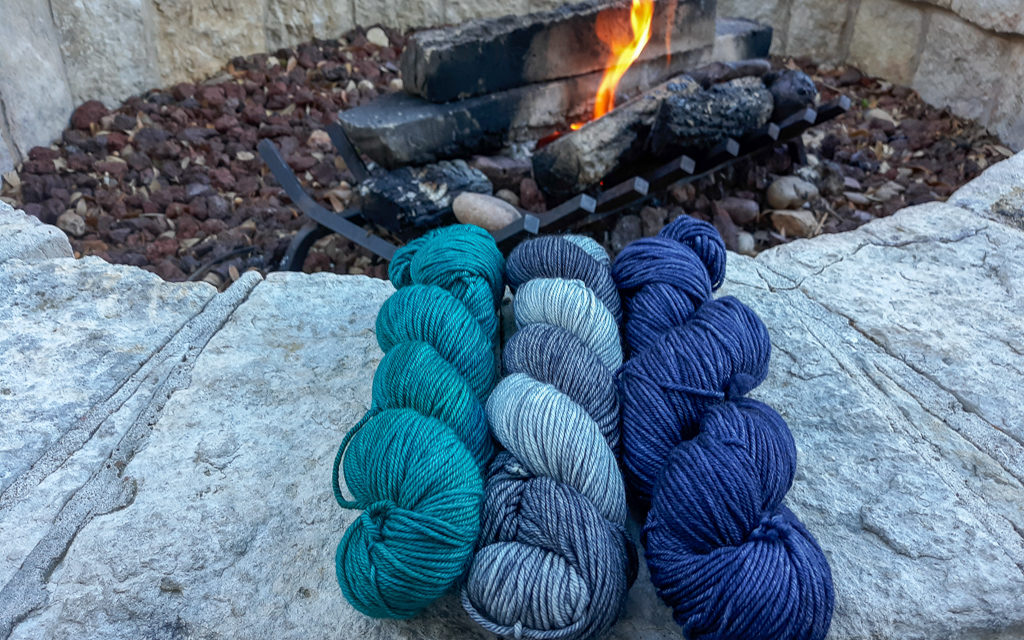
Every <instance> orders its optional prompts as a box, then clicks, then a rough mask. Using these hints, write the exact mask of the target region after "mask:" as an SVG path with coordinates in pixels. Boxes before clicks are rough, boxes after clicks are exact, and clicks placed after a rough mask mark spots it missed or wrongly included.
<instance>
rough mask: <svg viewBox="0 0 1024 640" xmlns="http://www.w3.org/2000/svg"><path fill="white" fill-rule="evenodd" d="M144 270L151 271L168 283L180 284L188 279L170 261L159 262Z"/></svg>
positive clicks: (179, 268)
mask: <svg viewBox="0 0 1024 640" xmlns="http://www.w3.org/2000/svg"><path fill="white" fill-rule="evenodd" d="M158 240H159V239H158ZM146 268H147V270H148V271H152V272H153V273H155V274H156V275H158V276H160V277H161V278H163V279H164V280H167V281H168V282H182V281H184V280H185V279H186V278H187V277H188V276H186V275H185V272H184V271H182V270H181V267H179V266H178V265H176V264H175V263H174V261H173V260H170V259H165V260H161V261H160V262H158V263H156V265H154V266H152V267H146Z"/></svg>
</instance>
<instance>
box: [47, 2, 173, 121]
mask: <svg viewBox="0 0 1024 640" xmlns="http://www.w3.org/2000/svg"><path fill="white" fill-rule="evenodd" d="M148 4H149V3H148V1H146V0H52V1H51V2H50V7H51V13H52V14H53V19H54V22H55V23H56V26H57V29H58V30H59V32H60V47H61V53H62V54H63V55H62V57H63V59H64V63H65V65H67V69H68V83H69V85H70V87H71V95H72V98H73V100H74V102H75V104H76V105H77V104H81V103H83V102H85V101H86V100H100V101H102V102H104V103H105V104H106V105H107V106H108V107H115V106H117V105H119V104H120V103H121V101H122V100H124V99H125V98H126V97H128V96H130V95H134V94H138V93H142V92H143V91H145V90H147V89H151V88H153V86H154V85H155V79H156V78H157V77H159V76H158V66H157V61H156V59H155V56H156V52H155V51H154V47H153V46H152V41H153V38H152V32H151V30H150V29H149V28H148V26H147V20H146V15H145V14H146V12H147V11H148V10H149V9H148Z"/></svg>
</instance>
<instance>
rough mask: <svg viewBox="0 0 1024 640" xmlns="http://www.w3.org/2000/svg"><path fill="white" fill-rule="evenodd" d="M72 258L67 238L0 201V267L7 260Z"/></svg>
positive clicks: (54, 229) (58, 231)
mask: <svg viewBox="0 0 1024 640" xmlns="http://www.w3.org/2000/svg"><path fill="white" fill-rule="evenodd" d="M72 255H73V254H72V252H71V244H70V243H69V242H68V237H67V236H66V235H64V234H63V233H61V231H60V229H58V228H56V227H51V226H49V225H45V224H43V223H41V222H39V219H38V218H34V217H32V216H29V215H26V214H24V213H22V212H21V211H15V210H14V209H12V208H11V207H10V205H8V204H7V203H5V202H3V201H0V264H2V263H3V262H6V261H7V260H10V259H11V258H18V259H19V260H40V259H47V258H70V257H71V256H72Z"/></svg>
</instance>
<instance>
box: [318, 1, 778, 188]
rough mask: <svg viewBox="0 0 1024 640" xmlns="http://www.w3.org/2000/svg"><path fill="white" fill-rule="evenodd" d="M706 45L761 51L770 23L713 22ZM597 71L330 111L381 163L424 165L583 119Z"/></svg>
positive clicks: (669, 70) (648, 73)
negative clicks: (437, 98) (459, 96)
mask: <svg viewBox="0 0 1024 640" xmlns="http://www.w3.org/2000/svg"><path fill="white" fill-rule="evenodd" d="M718 30H719V35H718V36H717V37H716V39H715V45H714V50H715V51H723V52H725V53H724V54H722V55H725V56H727V57H719V58H718V59H719V60H721V61H729V60H736V59H737V58H731V57H728V56H733V55H738V56H742V57H761V56H766V55H768V48H769V46H770V44H771V28H770V27H764V26H761V25H758V24H757V23H754V22H750V21H746V20H735V19H725V20H719V21H718ZM710 53H711V47H710V46H706V47H700V48H696V49H693V50H691V51H689V52H686V53H684V54H680V55H674V56H672V57H671V58H668V57H665V58H659V59H655V60H650V61H646V62H645V61H642V60H641V61H639V62H637V63H635V64H634V65H633V66H632V67H631V68H630V70H629V72H628V73H627V74H626V75H625V76H624V77H623V79H622V82H621V83H620V84H619V93H621V94H624V95H631V94H635V93H636V92H638V91H639V90H641V89H642V88H643V87H649V86H652V85H655V84H657V83H659V82H663V81H665V80H666V79H668V78H671V77H673V76H675V75H678V74H679V73H682V72H683V71H685V70H688V69H694V68H695V67H699V66H701V65H702V64H704V63H706V62H707V60H708V57H709V56H710ZM603 75H604V74H603V73H602V72H593V73H589V74H586V75H583V76H577V77H574V78H566V79H563V80H554V81H551V82H541V83H537V84H531V85H527V86H524V87H517V88H515V89H509V90H507V91H499V92H495V93H490V94H487V95H483V96H476V97H473V98H468V99H466V100H458V101H455V102H448V103H444V104H438V103H433V102H429V101H427V100H425V99H423V98H420V97H416V96H412V95H409V94H406V93H394V94H388V95H386V96H381V97H380V98H378V99H376V100H374V101H373V102H372V103H370V104H366V105H362V106H360V107H356V108H354V109H347V110H345V111H341V112H339V114H338V121H339V123H340V124H341V126H342V127H343V128H344V130H345V133H346V135H348V137H349V139H350V140H351V141H352V143H353V144H354V145H355V146H356V147H357V148H358V149H359V151H360V152H362V153H364V154H366V155H367V156H369V157H370V158H372V159H373V160H374V161H376V162H377V163H379V164H381V165H383V166H385V167H389V168H394V167H400V166H403V165H407V164H426V163H430V162H436V161H437V160H440V159H443V158H455V157H459V156H468V155H473V154H475V153H486V152H488V151H496V150H498V149H500V148H501V147H502V146H503V145H505V144H508V143H509V142H524V141H529V140H537V139H539V138H542V137H544V136H547V135H550V134H552V133H554V132H556V131H559V130H561V129H564V128H565V127H566V125H567V124H568V123H570V122H577V121H579V120H584V119H586V118H588V117H591V114H592V113H593V109H594V103H595V95H596V93H597V91H598V87H599V86H600V84H601V80H602V76H603Z"/></svg>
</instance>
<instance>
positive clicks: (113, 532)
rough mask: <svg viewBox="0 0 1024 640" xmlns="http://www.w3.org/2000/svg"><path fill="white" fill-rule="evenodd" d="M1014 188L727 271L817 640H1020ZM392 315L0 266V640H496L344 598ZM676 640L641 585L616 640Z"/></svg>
mask: <svg viewBox="0 0 1024 640" xmlns="http://www.w3.org/2000/svg"><path fill="white" fill-rule="evenodd" d="M1022 176H1024V156H1018V157H1017V158H1014V159H1012V160H1010V161H1008V162H1006V163H1003V164H1000V165H997V166H996V167H994V168H993V169H991V170H990V171H988V172H986V173H985V174H984V175H983V176H982V177H981V178H978V179H977V180H976V181H975V182H974V183H971V184H969V185H968V186H966V187H965V188H964V189H963V190H961V192H959V193H957V194H954V196H953V198H952V201H951V202H952V203H951V204H929V205H923V206H920V207H915V208H912V209H908V210H904V211H902V212H900V213H897V214H896V215H894V216H892V217H890V218H886V219H881V220H878V221H875V222H873V223H870V224H868V225H866V226H864V227H861V228H860V229H859V230H857V231H855V232H851V233H847V234H839V235H827V236H821V237H819V238H815V239H813V240H806V241H797V242H793V243H790V244H787V245H784V246H781V247H779V248H775V249H772V250H769V251H766V252H763V253H762V254H760V255H759V256H758V257H757V258H756V259H750V258H745V257H741V256H738V255H730V257H729V271H728V273H729V279H728V282H727V284H726V286H725V288H724V290H723V293H726V294H731V295H736V296H739V297H740V298H741V299H743V300H744V301H745V302H746V303H748V304H749V305H750V306H751V307H753V308H754V310H755V311H757V312H758V313H759V314H760V315H761V317H762V319H763V320H764V322H765V324H766V326H767V327H768V330H769V332H770V334H771V337H772V343H773V355H774V357H773V361H772V366H771V375H770V376H769V378H768V380H767V381H766V382H765V383H764V384H763V385H761V386H760V387H758V389H757V390H756V392H755V395H756V396H757V397H758V398H759V399H762V400H765V401H767V402H769V403H771V404H772V405H773V406H775V407H776V408H777V409H778V410H779V411H780V412H781V413H782V415H783V416H784V417H785V418H786V419H787V421H788V422H789V425H790V427H791V428H792V430H793V433H794V437H795V439H796V442H797V446H798V450H799V456H800V460H799V466H798V475H797V478H796V482H795V485H794V488H793V490H792V491H791V492H790V494H789V496H788V498H787V501H788V503H789V505H790V506H791V507H792V508H793V509H794V511H795V512H796V513H797V514H798V515H799V516H800V517H801V518H802V519H803V521H804V522H805V523H806V524H807V525H808V527H809V528H810V529H811V531H813V532H814V534H815V535H816V536H817V537H818V539H819V541H820V542H821V545H822V547H823V549H824V550H825V553H826V554H827V555H828V557H829V560H830V562H831V564H832V569H833V572H834V576H835V582H836V592H837V605H836V615H835V619H834V621H833V627H832V632H831V634H830V638H831V639H832V640H863V639H864V638H873V639H879V640H933V639H934V638H947V637H953V638H958V639H964V640H993V639H995V640H1011V639H1017V638H1020V637H1021V635H1022V634H1024V610H1021V608H1020V606H1019V597H1020V594H1021V592H1022V591H1024V539H1022V535H1021V531H1024V512H1022V510H1021V508H1020V505H1021V504H1022V502H1024V485H1022V480H1024V424H1022V423H1021V421H1020V419H1019V416H1020V414H1021V412H1022V410H1024V404H1022V399H1021V396H1020V394H1019V389H1018V388H1017V387H1018V386H1019V381H1020V380H1021V379H1022V377H1024V359H1022V358H1021V354H1022V353H1024V344H1022V338H1021V331H1020V326H1021V323H1020V318H1021V317H1022V315H1024V285H1022V283H1024V260H1022V258H1021V256H1024V228H1022V225H1021V220H1022V216H1024V214H1022V213H1021V212H1022V211H1024V189H1022V188H1021V187H1020V185H1021V184H1022V183H1024V182H1022V180H1021V177H1022ZM3 215H5V214H4V212H0V216H3ZM6 215H7V218H10V217H12V216H13V214H10V213H9V212H7V213H6ZM7 218H3V217H0V224H3V223H4V221H5V220H6V219H7ZM391 291H392V289H391V287H390V285H389V284H388V283H386V282H383V281H379V280H373V279H369V278H364V277H359V276H334V275H327V274H317V275H302V274H291V273H289V274H272V275H270V276H269V277H268V278H267V280H266V281H259V277H258V276H256V275H255V274H246V275H244V276H243V277H242V279H241V280H239V282H237V283H236V284H235V285H234V286H233V287H232V288H230V289H228V290H227V291H226V292H225V293H223V294H216V293H215V292H214V290H213V288H212V287H208V286H206V285H175V284H168V283H164V282H161V281H160V280H158V279H157V278H156V277H155V276H152V275H150V274H146V273H144V272H141V271H139V270H136V269H132V268H127V267H115V266H111V265H107V264H106V263H103V262H100V261H99V260H91V259H87V260H77V261H76V260H71V259H67V258H56V259H49V260H42V261H35V262H26V261H23V260H20V259H17V258H8V259H7V260H6V261H2V262H0V336H3V337H2V338H0V349H2V350H3V352H4V353H5V358H4V359H3V360H2V361H0V416H2V417H3V421H4V424H5V425H15V427H14V428H13V429H10V428H9V427H5V430H4V431H3V433H2V435H0V438H3V441H2V442H0V452H3V453H2V454H0V455H2V456H3V457H2V459H0V461H2V464H0V469H2V470H3V472H4V473H6V475H4V476H2V483H0V540H2V541H3V546H2V548H3V553H2V555H0V637H11V638H16V639H18V640H28V639H33V640H34V639H36V638H54V639H57V640H61V639H70V638H75V639H76V640H77V639H78V638H105V639H119V638H124V639H126V640H127V639H129V638H131V639H134V638H269V637H273V638H278V637H280V638H319V637H324V636H325V635H330V636H332V637H339V638H346V639H347V638H352V639H356V638H367V639H371V640H373V639H384V638H401V639H406V638H408V639H412V638H446V637H458V638H470V639H473V640H475V639H480V640H483V639H484V638H488V637H489V636H488V635H487V634H485V633H483V632H482V631H480V630H479V629H478V628H477V627H475V625H473V624H472V623H471V622H470V620H469V619H468V617H467V616H466V615H465V614H464V613H463V612H462V610H461V607H459V605H458V602H457V600H456V599H455V598H454V597H448V598H446V599H444V600H442V601H441V602H440V603H438V604H437V605H436V606H435V607H433V608H431V610H430V611H428V613H427V614H426V615H425V616H423V617H421V618H418V619H416V620H412V621H405V622H395V621H380V620H371V619H368V618H365V617H363V616H361V615H359V614H358V613H356V612H355V611H354V610H353V609H352V608H351V607H349V605H348V604H347V603H346V602H345V600H344V599H343V598H342V597H341V595H340V592H339V590H338V588H337V586H336V584H335V577H334V565H333V555H334V549H335V546H336V544H337V541H338V539H339V538H340V536H341V534H342V531H343V530H344V528H345V526H346V525H347V524H348V523H349V522H351V520H352V518H353V517H354V514H353V513H351V512H345V511H343V510H341V509H340V508H339V507H337V505H336V504H335V503H334V501H333V498H332V496H331V491H330V488H329V484H328V482H327V479H328V475H329V470H330V467H331V463H332V461H333V458H334V454H335V450H336V447H337V445H338V443H339V442H340V441H341V439H342V437H343V436H344V434H345V432H346V430H347V429H348V428H349V427H350V426H351V425H352V424H354V423H355V422H356V421H357V420H358V419H359V417H360V416H361V415H362V413H363V412H364V411H365V410H366V408H367V403H368V400H369V397H370V384H371V378H372V375H371V374H372V371H373V369H374V367H375V366H376V364H377V363H378V361H379V359H380V356H381V354H380V352H379V350H378V348H377V346H376V343H375V338H374V333H373V323H374V316H375V314H376V312H377V310H378V308H379V306H380V304H381V303H382V302H383V301H384V300H385V299H386V298H387V296H388V295H389V294H390V293H391ZM268 611H270V612H273V614H272V615H270V614H267V612H268ZM679 637H680V636H679V629H678V627H677V626H675V624H674V623H673V622H672V621H671V618H670V616H669V614H668V610H667V609H666V608H665V607H664V606H662V605H661V604H660V603H659V602H658V600H657V598H656V597H655V596H654V593H653V588H652V587H651V585H650V582H649V580H648V577H647V575H646V573H645V572H644V571H641V575H640V576H639V578H638V581H637V583H636V584H635V585H634V587H633V589H632V590H631V592H630V596H629V601H628V608H627V611H626V614H625V617H624V618H623V620H622V621H620V622H619V624H618V625H617V626H616V627H615V628H614V629H613V631H612V633H611V634H610V635H609V638H612V639H614V640H626V639H627V638H628V639H631V640H632V639H636V638H642V639H644V640H655V639H657V640H662V639H664V640H668V639H670V638H671V639H673V640H674V639H677V638H679Z"/></svg>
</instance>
